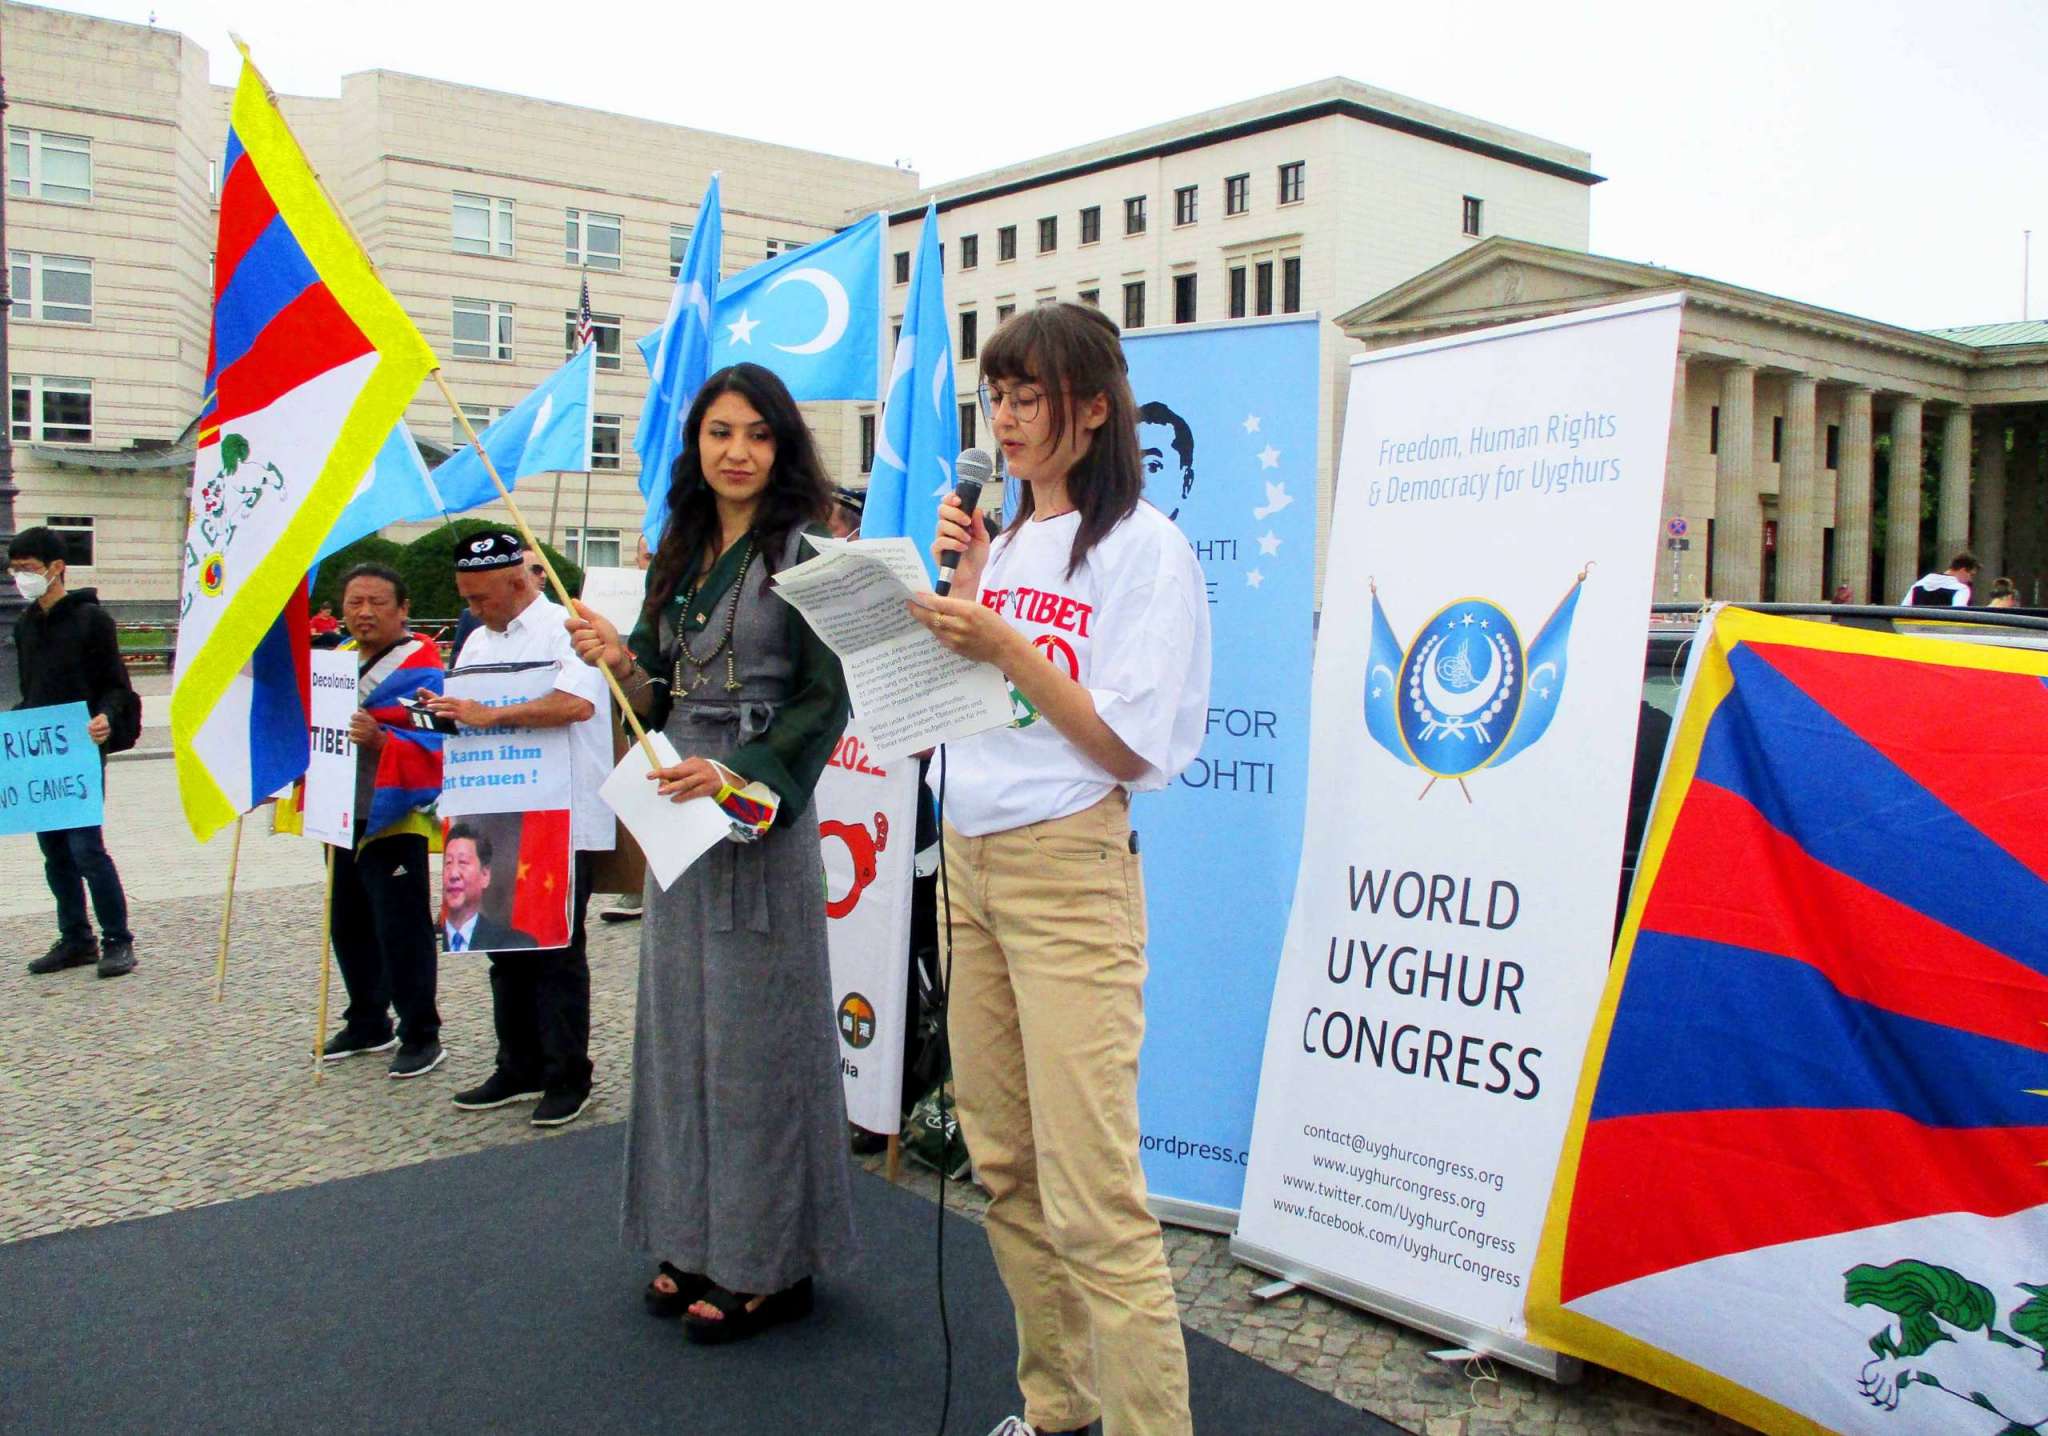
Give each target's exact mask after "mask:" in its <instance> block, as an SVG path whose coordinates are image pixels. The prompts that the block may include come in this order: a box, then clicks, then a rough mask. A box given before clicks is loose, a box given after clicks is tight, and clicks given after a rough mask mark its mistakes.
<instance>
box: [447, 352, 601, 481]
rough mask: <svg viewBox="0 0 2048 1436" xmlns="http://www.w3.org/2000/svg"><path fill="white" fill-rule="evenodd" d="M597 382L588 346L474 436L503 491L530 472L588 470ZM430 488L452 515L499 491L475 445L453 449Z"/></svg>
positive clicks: (578, 471) (595, 370)
mask: <svg viewBox="0 0 2048 1436" xmlns="http://www.w3.org/2000/svg"><path fill="white" fill-rule="evenodd" d="M596 381H597V346H596V345H594V344H586V345H584V346H583V347H582V348H581V349H579V350H577V351H576V357H575V358H573V359H571V360H569V361H568V362H567V363H566V364H564V365H563V366H562V367H561V368H559V369H557V370H556V371H555V372H554V373H552V374H550V375H549V376H548V377H547V378H546V379H544V380H542V381H541V383H540V386H539V387H538V388H536V389H535V390H534V391H533V392H532V393H531V394H528V395H527V396H526V397H525V398H524V399H521V400H520V401H519V402H518V404H516V405H514V406H513V408H512V411H511V412H510V413H508V414H507V415H505V417H504V418H502V419H499V420H498V421H497V422H496V423H494V424H491V425H490V426H489V427H487V428H486V429H484V431H483V432H482V433H480V434H478V435H477V439H478V441H479V442H480V443H482V445H483V448H484V452H485V453H487V454H489V455H490V456H491V463H492V465H493V466H494V467H495V468H496V469H497V471H498V477H499V478H501V479H503V480H504V481H505V487H506V488H508V489H509V488H511V487H512V486H513V485H515V484H517V483H518V482H519V480H521V479H523V478H525V477H526V476H527V475H529V474H545V473H549V472H553V471H557V470H563V469H567V470H569V471H571V472H574V473H582V472H585V471H587V470H588V469H589V468H590V418H591V412H590V411H591V401H592V396H591V386H592V385H593V384H595V383H596ZM434 484H435V487H437V488H439V489H440V491H441V497H442V498H443V499H444V500H446V502H447V505H448V507H447V512H449V513H451V514H459V513H461V512H463V511H464V510H466V509H473V508H477V507H479V506H481V505H483V504H487V503H489V502H490V501H491V500H492V499H495V498H496V497H498V487H497V485H496V484H493V483H492V482H491V476H490V474H489V472H488V471H486V470H485V468H484V464H483V460H481V459H479V458H478V457H477V452H476V445H474V444H471V445H465V446H464V447H463V448H460V449H457V450H456V451H455V452H454V453H453V454H452V455H450V456H449V458H448V460H447V462H445V463H444V464H442V465H441V466H440V467H439V468H437V469H435V470H434Z"/></svg>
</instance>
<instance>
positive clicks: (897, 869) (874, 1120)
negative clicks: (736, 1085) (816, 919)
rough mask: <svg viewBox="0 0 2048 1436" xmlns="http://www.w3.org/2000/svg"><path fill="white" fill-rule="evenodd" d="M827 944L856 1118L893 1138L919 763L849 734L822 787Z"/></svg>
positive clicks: (897, 1121)
mask: <svg viewBox="0 0 2048 1436" xmlns="http://www.w3.org/2000/svg"><path fill="white" fill-rule="evenodd" d="M817 810H818V845H819V848H820V850H821V852H822V854H823V856H824V859H825V938H826V945H827V947H828V949H829V951H830V954H831V961H832V1000H833V1003H834V1012H833V1019H832V1020H833V1022H834V1023H835V1024H836V1025H837V1026H838V1028H839V1075H840V1078H841V1080H842V1081H843V1082H844V1084H845V1088H846V1115H847V1118H848V1119H849V1120H850V1121H852V1122H854V1123H855V1124H856V1125H858V1126H861V1127H865V1128H866V1129H867V1130H868V1131H870V1132H881V1133H885V1134H886V1133H892V1132H895V1131H896V1130H897V1129H898V1128H899V1127H900V1126H901V1125H902V1117H903V1105H902V1104H903V1043H904V1034H905V1031H906V1029H907V1025H908V1023H909V1020H910V1019H909V1013H908V1011H907V1008H908V1006H909V1002H910V887H911V877H912V872H911V866H912V859H913V858H914V857H915V856H916V849H917V760H916V759H915V758H901V759H896V760H892V761H891V762H888V763H882V762H879V761H877V760H876V759H875V757H874V755H873V754H872V753H871V752H870V751H869V750H868V746H867V740H866V739H865V738H863V737H862V736H861V734H860V732H859V730H857V729H848V730H847V732H846V734H845V736H843V737H842V738H840V740H839V746H838V747H837V748H835V749H833V751H832V757H831V758H830V759H829V760H828V761H827V762H826V764H825V772H824V774H823V775H822V776H821V777H820V778H819V779H818V795H817Z"/></svg>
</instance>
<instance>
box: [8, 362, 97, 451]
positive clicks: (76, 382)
mask: <svg viewBox="0 0 2048 1436" xmlns="http://www.w3.org/2000/svg"><path fill="white" fill-rule="evenodd" d="M9 387H10V388H11V389H12V390H13V406H12V407H13V424H12V433H13V435H14V437H15V439H17V440H19V441H21V442H24V443H31V444H90V443H91V442H92V380H90V379H56V378H49V377H46V376H44V375H40V374H34V375H30V374H16V375H15V376H14V378H13V381H12V382H11V384H10V386H9Z"/></svg>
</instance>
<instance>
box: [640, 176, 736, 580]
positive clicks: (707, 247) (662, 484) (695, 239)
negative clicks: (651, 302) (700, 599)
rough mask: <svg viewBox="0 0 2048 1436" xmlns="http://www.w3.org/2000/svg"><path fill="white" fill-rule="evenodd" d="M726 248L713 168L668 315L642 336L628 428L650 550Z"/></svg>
mask: <svg viewBox="0 0 2048 1436" xmlns="http://www.w3.org/2000/svg"><path fill="white" fill-rule="evenodd" d="M724 248H725V215H724V211H723V210H722V209H721V208H720V205H719V198H718V176H717V175H715V174H714V175H713V176H712V177H711V184H710V186H709V187H708V188H707V189H706V190H705V191H704V203H703V204H702V205H700V206H699V207H698V210H697V226H696V228H695V229H693V230H692V231H691V232H690V243H689V247H688V248H686V249H685V250H684V251H683V264H682V268H680V269H679V270H677V271H676V287H675V290H674V292H673V293H672V294H670V295H669V301H668V317H667V318H666V319H664V320H663V321H662V324H661V328H659V329H657V330H655V331H654V332H653V333H652V334H650V335H648V336H647V337H646V338H644V339H642V340H640V341H639V349H640V357H641V359H643V360H644V361H646V364H647V374H648V385H647V401H646V403H645V404H644V405H643V406H642V407H641V410H640V426H639V427H638V428H637V429H635V430H634V431H633V452H634V453H636V454H638V455H639V456H640V494H641V496H642V497H643V498H645V499H646V500H647V513H646V515H645V517H644V518H643V519H642V520H641V524H640V531H641V532H642V533H643V534H645V535H646V536H647V545H648V547H649V548H650V549H651V548H654V547H657V546H658V545H659V544H660V543H661V531H662V530H663V529H665V528H667V527H668V483H669V470H671V469H672V468H674V467H675V461H676V455H678V454H680V453H681V452H682V451H683V419H684V417H685V416H686V415H688V413H689V412H690V404H691V402H692V401H694V400H695V399H696V397H697V391H698V390H699V389H701V388H703V387H704V380H705V379H706V378H707V377H708V376H709V375H710V373H711V313H712V306H713V305H714V304H716V303H717V300H718V270H719V256H720V253H721V251H723V249H724Z"/></svg>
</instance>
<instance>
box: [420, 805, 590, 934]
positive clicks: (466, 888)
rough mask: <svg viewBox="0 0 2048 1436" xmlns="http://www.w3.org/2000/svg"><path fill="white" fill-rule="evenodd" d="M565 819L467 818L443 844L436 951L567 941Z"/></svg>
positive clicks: (547, 814)
mask: <svg viewBox="0 0 2048 1436" xmlns="http://www.w3.org/2000/svg"><path fill="white" fill-rule="evenodd" d="M570 875H571V858H570V852H569V814H568V811H567V810H566V809H561V810H552V811H543V812H536V813H472V814H470V815H469V816H467V817H464V818H458V819H456V820H455V821H453V822H450V823H448V824H447V825H446V827H445V829H444V831H443V834H442V839H441V916H440V926H441V943H442V946H443V947H444V948H445V949H446V950H447V951H449V952H505V951H509V950H512V949H515V948H529V947H562V946H565V945H567V943H568V941H569V921H570V918H569V898H570V894H571V892H572V891H573V884H572V883H571V882H570Z"/></svg>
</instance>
